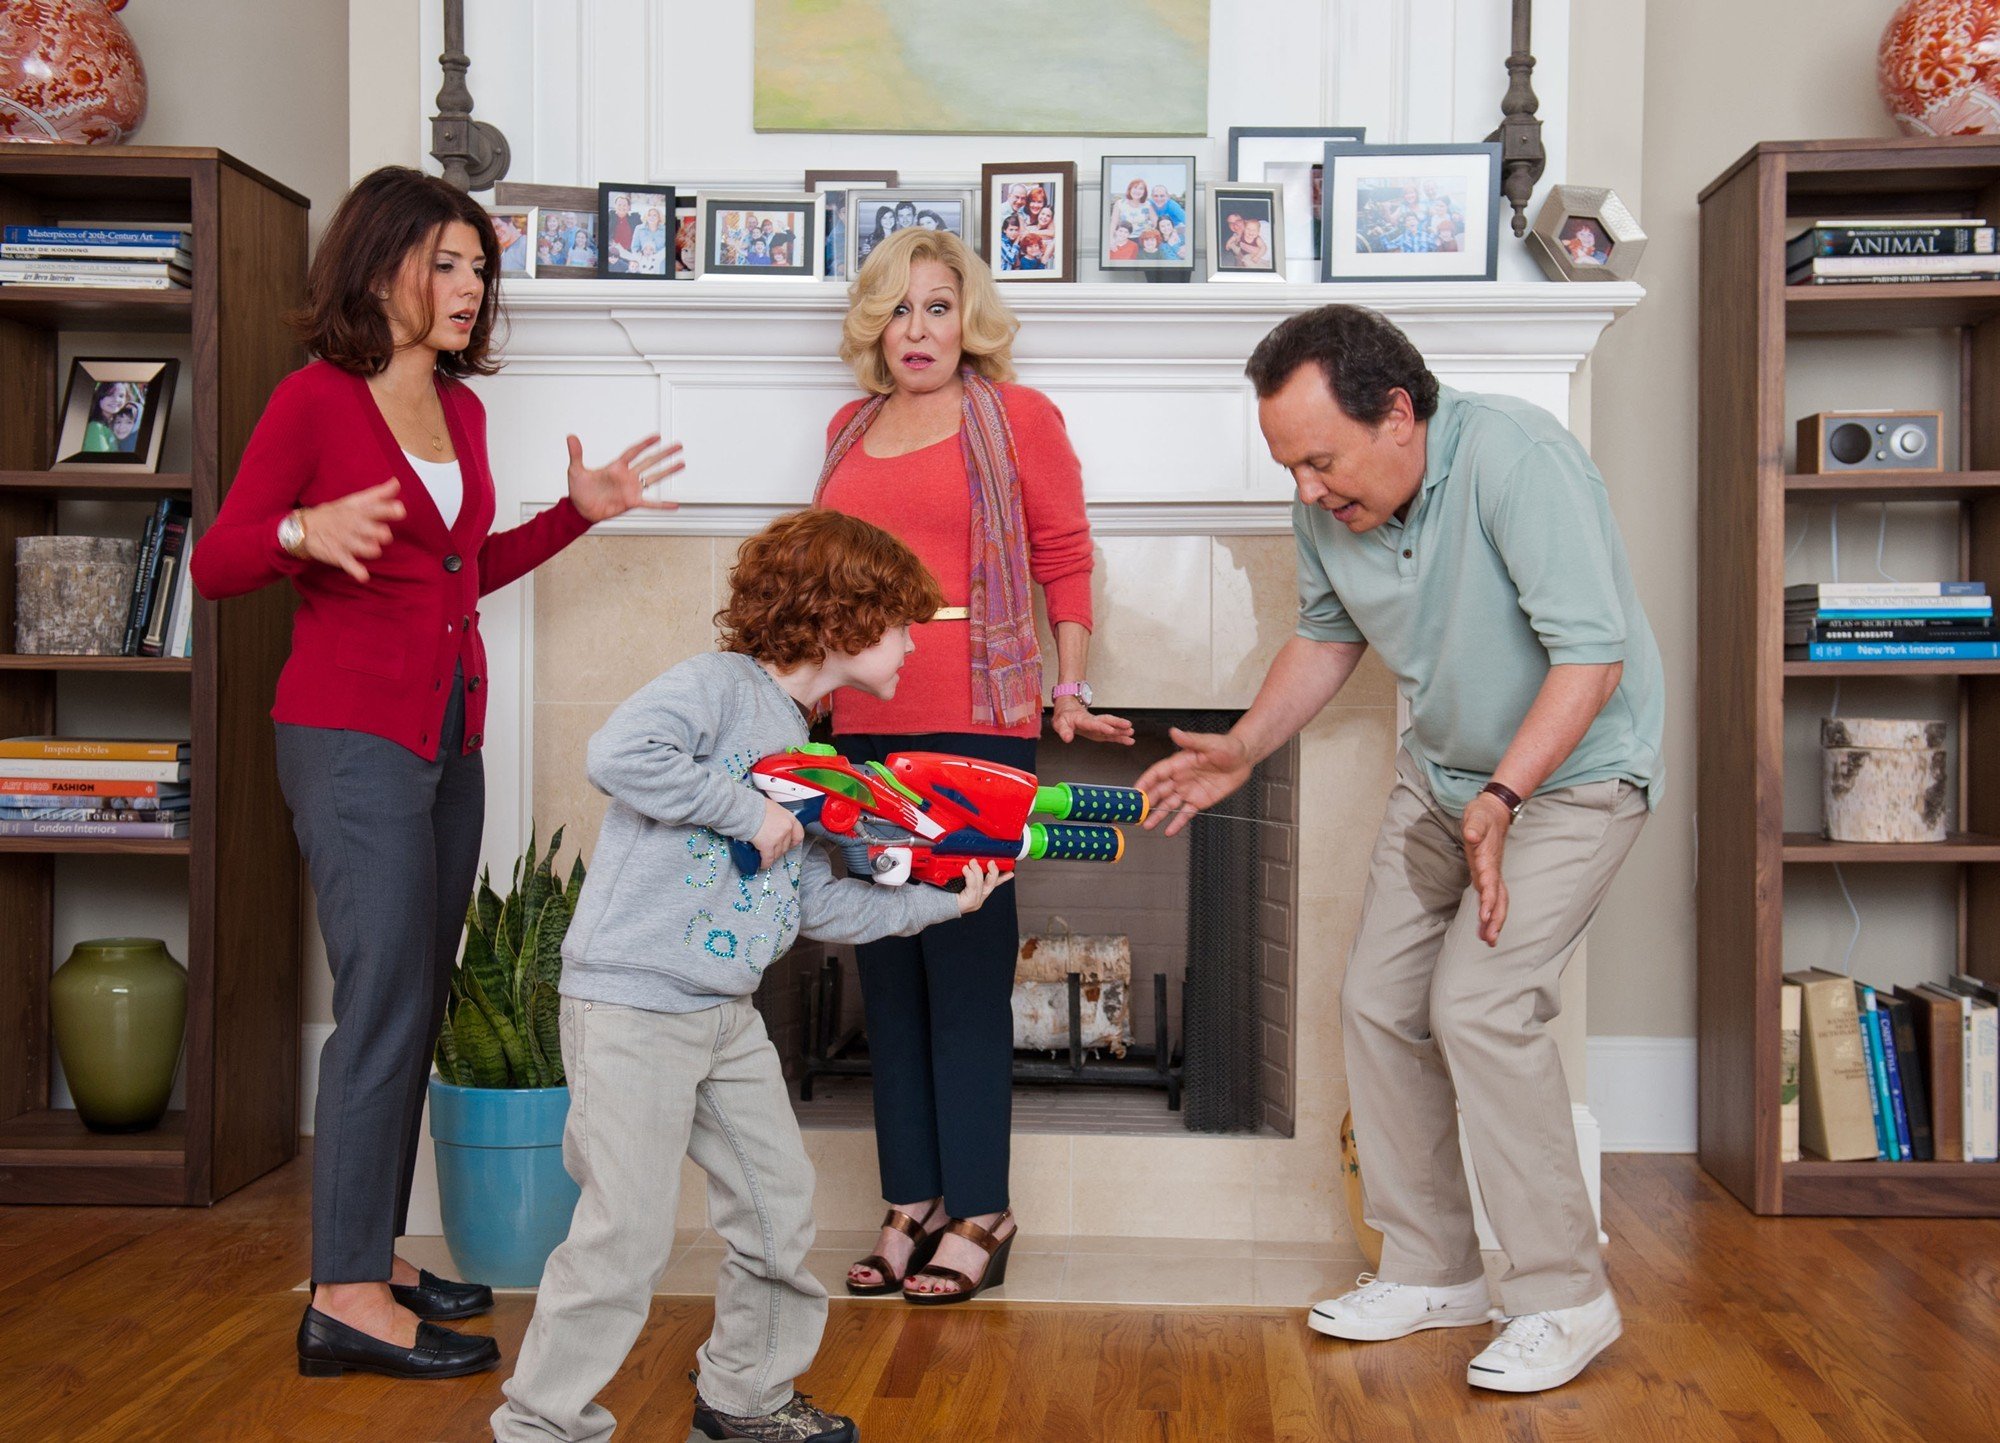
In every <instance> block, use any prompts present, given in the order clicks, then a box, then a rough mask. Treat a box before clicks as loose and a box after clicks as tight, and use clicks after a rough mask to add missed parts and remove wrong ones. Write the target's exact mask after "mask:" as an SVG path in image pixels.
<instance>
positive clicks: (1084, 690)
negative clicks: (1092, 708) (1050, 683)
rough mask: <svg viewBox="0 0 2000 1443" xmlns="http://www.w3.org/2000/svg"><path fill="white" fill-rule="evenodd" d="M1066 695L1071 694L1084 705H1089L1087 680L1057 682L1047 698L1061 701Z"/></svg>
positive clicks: (1088, 684)
mask: <svg viewBox="0 0 2000 1443" xmlns="http://www.w3.org/2000/svg"><path fill="white" fill-rule="evenodd" d="M1066 696H1073V697H1075V698H1076V699H1077V700H1078V701H1080V702H1082V703H1083V704H1084V705H1085V706H1086V707H1087V706H1089V705H1090V683H1089V682H1087V681H1065V682H1058V683H1057V684H1056V686H1055V687H1054V688H1053V689H1052V690H1051V691H1050V692H1049V698H1050V700H1052V701H1061V700H1062V699H1063V698H1064V697H1066Z"/></svg>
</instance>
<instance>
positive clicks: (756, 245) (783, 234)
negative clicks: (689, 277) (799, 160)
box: [695, 191, 826, 281]
mask: <svg viewBox="0 0 2000 1443" xmlns="http://www.w3.org/2000/svg"><path fill="white" fill-rule="evenodd" d="M823 199H824V198H823V197H821V196H819V195H815V194H813V193H812V192H811V191H757V192H740V193H737V194H725V193H723V192H720V191H703V192H702V196H701V205H700V206H699V207H698V208H697V209H698V214H699V220H698V223H697V225H696V228H695V263H696V265H697V266H698V267H699V268H700V271H701V279H703V280H719V279H723V278H725V277H733V278H736V279H740V280H753V281H771V280H794V281H816V280H819V279H820V278H821V277H823V276H824V275H825V274H826V250H825V243H824V240H823V236H824V233H825V232H824V225H825V222H824V220H823V219H822V217H823V215H824V213H825V212H824V208H823V206H822V204H821V202H822V200H823Z"/></svg>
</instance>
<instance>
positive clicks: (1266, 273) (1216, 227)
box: [1208, 181, 1285, 281]
mask: <svg viewBox="0 0 2000 1443" xmlns="http://www.w3.org/2000/svg"><path fill="white" fill-rule="evenodd" d="M1208 266H1209V275H1208V278H1209V279H1210V280H1212V281H1282V280H1283V279H1284V278H1285V190H1284V187H1283V186H1278V185H1251V184H1248V183H1244V184H1237V183H1235V182H1233V181H1232V182H1230V183H1229V184H1226V185H1224V184H1215V185H1211V186H1209V188H1208Z"/></svg>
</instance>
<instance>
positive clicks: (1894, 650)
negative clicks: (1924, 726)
mask: <svg viewBox="0 0 2000 1443" xmlns="http://www.w3.org/2000/svg"><path fill="white" fill-rule="evenodd" d="M1785 660H1786V661H1995V660H2000V642H1996V641H1814V642H1808V643H1807V644H1805V645H1804V646H1787V647H1786V648H1785Z"/></svg>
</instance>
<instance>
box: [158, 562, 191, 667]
mask: <svg viewBox="0 0 2000 1443" xmlns="http://www.w3.org/2000/svg"><path fill="white" fill-rule="evenodd" d="M161 655H163V656H182V657H186V656H193V655H194V578H193V576H192V575H191V574H190V573H189V571H188V568H187V567H185V566H183V567H182V568H181V574H180V577H179V578H178V580H177V582H176V584H175V586H174V596H173V601H172V602H171V604H170V606H169V608H168V616H167V637H166V646H165V649H164V650H163V651H162V652H161Z"/></svg>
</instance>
